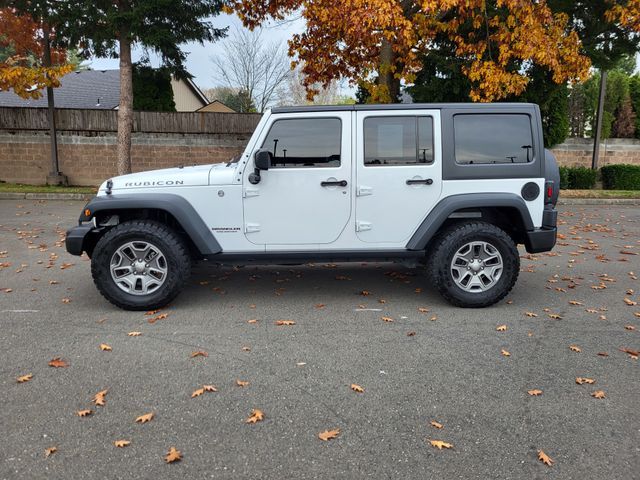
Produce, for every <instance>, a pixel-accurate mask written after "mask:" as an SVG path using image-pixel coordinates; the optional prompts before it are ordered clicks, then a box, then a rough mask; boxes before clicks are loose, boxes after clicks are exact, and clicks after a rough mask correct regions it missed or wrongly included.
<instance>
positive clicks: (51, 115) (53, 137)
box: [42, 23, 68, 185]
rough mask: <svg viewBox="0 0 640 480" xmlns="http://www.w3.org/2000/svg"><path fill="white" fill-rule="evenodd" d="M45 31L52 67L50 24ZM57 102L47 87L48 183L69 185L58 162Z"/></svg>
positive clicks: (48, 64)
mask: <svg viewBox="0 0 640 480" xmlns="http://www.w3.org/2000/svg"><path fill="white" fill-rule="evenodd" d="M42 30H43V33H44V39H43V43H44V58H43V63H44V66H45V67H51V39H50V34H51V30H50V28H49V25H47V24H46V23H44V24H43V28H42ZM55 109H56V107H55V102H54V98H53V87H47V117H48V119H49V137H50V139H49V141H50V144H51V171H50V172H49V175H47V185H68V179H67V177H66V175H63V174H62V173H61V172H60V167H59V164H58V138H57V132H56V117H55Z"/></svg>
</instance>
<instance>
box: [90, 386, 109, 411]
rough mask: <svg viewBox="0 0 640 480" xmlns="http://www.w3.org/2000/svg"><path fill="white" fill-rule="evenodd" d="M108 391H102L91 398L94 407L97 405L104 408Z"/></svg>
mask: <svg viewBox="0 0 640 480" xmlns="http://www.w3.org/2000/svg"><path fill="white" fill-rule="evenodd" d="M108 391H109V390H102V391H100V392H98V393H96V394H95V395H94V397H93V403H95V404H96V405H99V406H101V407H104V405H105V403H106V402H105V397H106V396H107V392H108Z"/></svg>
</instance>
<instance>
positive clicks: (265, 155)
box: [249, 150, 271, 185]
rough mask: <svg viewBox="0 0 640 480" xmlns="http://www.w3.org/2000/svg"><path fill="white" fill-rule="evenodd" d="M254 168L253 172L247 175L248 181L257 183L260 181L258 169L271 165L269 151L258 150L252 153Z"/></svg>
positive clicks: (264, 168) (266, 168)
mask: <svg viewBox="0 0 640 480" xmlns="http://www.w3.org/2000/svg"><path fill="white" fill-rule="evenodd" d="M253 160H254V164H255V169H254V170H253V173H252V174H251V175H249V183H251V184H252V185H257V184H258V183H260V180H261V178H260V171H261V170H269V167H271V152H270V151H269V150H258V151H257V152H256V154H255V155H254V158H253Z"/></svg>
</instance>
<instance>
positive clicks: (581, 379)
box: [576, 377, 596, 385]
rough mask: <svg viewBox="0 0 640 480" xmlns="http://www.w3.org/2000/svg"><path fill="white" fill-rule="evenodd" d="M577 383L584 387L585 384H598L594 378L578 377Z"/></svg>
mask: <svg viewBox="0 0 640 480" xmlns="http://www.w3.org/2000/svg"><path fill="white" fill-rule="evenodd" d="M576 383H577V384H578V385H583V384H585V383H586V384H589V385H592V384H594V383H596V381H595V380H594V379H593V378H587V377H576Z"/></svg>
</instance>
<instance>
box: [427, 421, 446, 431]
mask: <svg viewBox="0 0 640 480" xmlns="http://www.w3.org/2000/svg"><path fill="white" fill-rule="evenodd" d="M430 423H431V426H432V427H434V428H437V429H438V430H439V429H441V428H444V425H442V424H441V423H438V422H436V421H435V420H431V422H430Z"/></svg>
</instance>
